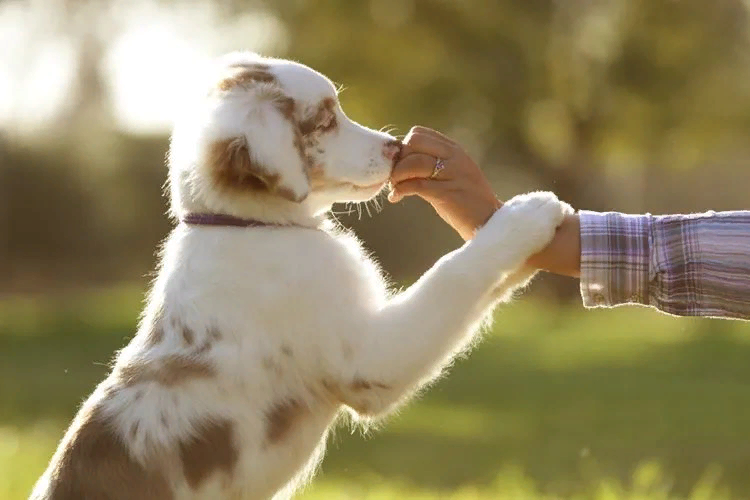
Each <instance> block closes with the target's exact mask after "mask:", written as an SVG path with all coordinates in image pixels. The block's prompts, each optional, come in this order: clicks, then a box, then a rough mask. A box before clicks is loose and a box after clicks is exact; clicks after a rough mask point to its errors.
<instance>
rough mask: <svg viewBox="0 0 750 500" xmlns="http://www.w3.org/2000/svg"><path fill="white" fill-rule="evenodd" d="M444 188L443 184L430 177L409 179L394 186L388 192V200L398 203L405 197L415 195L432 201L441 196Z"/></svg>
mask: <svg viewBox="0 0 750 500" xmlns="http://www.w3.org/2000/svg"><path fill="white" fill-rule="evenodd" d="M443 189H444V188H443V186H442V184H441V183H440V182H437V181H433V180H430V179H408V180H405V181H403V182H400V183H398V184H395V185H394V186H393V189H391V192H390V193H388V201H390V202H391V203H398V202H399V201H401V200H402V199H403V198H404V197H406V196H413V195H417V196H420V197H422V198H424V199H425V200H427V201H430V200H434V199H437V198H439V197H440V193H441V192H442V191H443Z"/></svg>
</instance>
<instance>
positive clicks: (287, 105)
mask: <svg viewBox="0 0 750 500" xmlns="http://www.w3.org/2000/svg"><path fill="white" fill-rule="evenodd" d="M273 102H274V105H276V109H278V110H279V111H280V112H281V114H282V115H284V118H286V119H287V120H289V121H291V122H292V123H296V121H295V120H294V111H295V108H296V107H297V105H296V103H295V102H294V99H292V98H291V97H289V96H287V95H285V94H283V93H279V95H277V96H275V98H274V100H273Z"/></svg>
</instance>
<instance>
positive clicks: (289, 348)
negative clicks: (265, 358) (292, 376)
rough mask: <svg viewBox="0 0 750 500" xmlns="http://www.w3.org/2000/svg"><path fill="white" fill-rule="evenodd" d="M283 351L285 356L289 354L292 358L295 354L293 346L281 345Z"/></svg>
mask: <svg viewBox="0 0 750 500" xmlns="http://www.w3.org/2000/svg"><path fill="white" fill-rule="evenodd" d="M281 353H282V354H283V355H284V356H288V357H290V358H291V357H292V356H293V355H294V353H293V352H292V348H291V347H289V346H288V345H282V346H281Z"/></svg>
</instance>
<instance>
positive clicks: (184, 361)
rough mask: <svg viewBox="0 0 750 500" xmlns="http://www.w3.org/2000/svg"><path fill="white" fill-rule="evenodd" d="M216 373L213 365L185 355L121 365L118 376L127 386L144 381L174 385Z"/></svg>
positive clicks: (209, 376)
mask: <svg viewBox="0 0 750 500" xmlns="http://www.w3.org/2000/svg"><path fill="white" fill-rule="evenodd" d="M215 375H216V370H215V368H214V367H213V365H211V364H209V363H207V362H206V361H199V360H195V359H191V358H187V357H184V356H177V355H172V356H167V357H165V358H162V359H158V360H153V361H148V362H145V363H140V364H138V363H133V364H130V365H125V366H122V367H119V368H118V369H117V372H116V376H117V377H118V378H119V379H120V381H121V382H122V383H123V384H124V385H125V386H126V387H132V386H135V385H138V384H141V383H144V382H156V383H158V384H161V385H164V386H167V387H172V386H175V385H180V384H184V383H186V382H189V381H191V380H197V379H206V378H212V377H214V376H215Z"/></svg>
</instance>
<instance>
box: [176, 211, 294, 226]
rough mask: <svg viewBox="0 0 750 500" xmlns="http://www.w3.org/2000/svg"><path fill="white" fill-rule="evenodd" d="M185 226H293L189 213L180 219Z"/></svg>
mask: <svg viewBox="0 0 750 500" xmlns="http://www.w3.org/2000/svg"><path fill="white" fill-rule="evenodd" d="M181 220H182V222H184V223H185V224H190V225H196V226H234V227H290V226H293V225H295V224H278V223H274V222H263V221H260V220H255V219H243V218H242V217H235V216H234V215H227V214H211V213H205V214H202V213H189V214H186V215H184V216H183V217H182V219H181Z"/></svg>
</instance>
